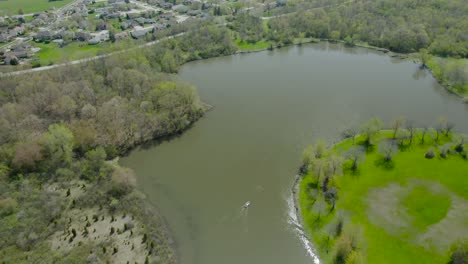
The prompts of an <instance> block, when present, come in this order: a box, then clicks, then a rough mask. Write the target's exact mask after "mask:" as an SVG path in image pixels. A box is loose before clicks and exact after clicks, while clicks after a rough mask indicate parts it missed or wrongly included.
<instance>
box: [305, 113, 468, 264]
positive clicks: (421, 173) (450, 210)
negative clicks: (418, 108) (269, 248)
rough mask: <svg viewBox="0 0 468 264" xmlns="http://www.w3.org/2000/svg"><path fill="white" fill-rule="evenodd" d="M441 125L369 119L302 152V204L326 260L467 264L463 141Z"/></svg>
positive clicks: (467, 168) (467, 200)
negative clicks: (386, 126) (385, 125)
mask: <svg viewBox="0 0 468 264" xmlns="http://www.w3.org/2000/svg"><path fill="white" fill-rule="evenodd" d="M443 123H444V122H441V123H440V124H439V125H438V126H437V128H435V129H429V128H423V129H416V128H415V127H414V126H413V124H412V123H408V125H407V127H406V128H404V127H403V125H402V124H403V122H402V121H401V120H399V121H398V120H396V121H395V122H394V123H393V124H392V127H393V129H392V130H381V128H382V125H381V122H380V121H378V120H377V119H374V120H371V121H369V122H368V123H367V124H364V125H363V127H362V128H361V130H360V134H359V135H358V131H359V130H356V129H354V130H349V131H348V132H347V136H348V137H350V138H348V139H346V140H344V141H342V142H340V143H338V144H336V145H334V146H333V147H332V148H330V149H328V148H326V147H325V144H324V143H320V142H319V143H318V144H316V145H314V146H311V147H309V148H308V149H307V150H306V151H305V153H304V161H303V166H302V167H301V172H302V175H303V176H302V178H301V181H300V186H299V194H298V195H299V197H298V200H299V206H300V209H301V210H300V211H301V213H302V219H303V223H304V227H305V229H306V231H307V232H308V234H309V235H310V237H311V239H312V241H313V243H314V245H315V247H316V249H317V251H318V253H319V256H320V258H321V259H322V261H324V263H466V262H463V261H466V260H467V256H468V255H467V254H468V252H467V247H466V241H463V240H464V239H466V238H467V236H468V228H467V226H468V225H467V222H466V219H468V210H467V208H468V197H467V196H468V184H467V181H466V177H467V171H468V160H467V149H468V140H467V137H466V136H465V135H460V134H456V133H453V132H452V131H451V130H452V128H453V125H451V124H448V123H445V124H443ZM460 261H461V262H460Z"/></svg>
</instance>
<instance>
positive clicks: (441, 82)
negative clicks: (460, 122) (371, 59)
mask: <svg viewBox="0 0 468 264" xmlns="http://www.w3.org/2000/svg"><path fill="white" fill-rule="evenodd" d="M319 42H328V43H335V44H337V43H341V44H342V45H344V46H345V47H348V48H358V47H359V48H364V49H370V50H375V51H378V52H382V53H383V54H385V55H387V56H388V57H390V58H399V59H401V60H410V59H411V61H412V62H413V63H414V64H418V63H417V62H416V60H414V59H412V58H411V57H412V54H414V53H399V52H394V51H391V50H389V49H386V48H380V47H376V46H372V45H367V44H362V43H355V44H354V45H353V46H348V45H347V44H346V43H345V42H344V41H343V40H330V39H316V38H313V39H310V40H307V41H303V42H298V43H292V44H289V45H284V46H282V45H275V46H271V47H270V48H263V49H253V50H249V49H246V50H238V51H236V52H235V53H234V54H233V55H237V54H248V53H256V52H261V51H273V50H275V49H280V48H285V47H292V46H300V45H302V44H311V43H312V44H314V43H319ZM213 58H215V57H213ZM424 70H427V71H428V72H429V73H430V75H431V76H432V78H434V80H435V81H436V82H437V84H439V85H440V86H442V87H444V89H445V90H446V91H447V92H448V93H450V94H453V95H456V96H457V97H458V98H460V99H461V101H462V103H465V104H468V97H467V96H464V95H462V94H460V93H457V92H456V91H454V90H453V89H452V88H451V85H449V84H447V83H446V81H445V80H439V79H438V78H437V77H436V76H435V75H434V72H433V71H432V69H431V68H429V67H427V66H426V67H424Z"/></svg>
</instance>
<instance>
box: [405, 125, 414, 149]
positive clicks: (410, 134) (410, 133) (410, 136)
mask: <svg viewBox="0 0 468 264" xmlns="http://www.w3.org/2000/svg"><path fill="white" fill-rule="evenodd" d="M406 129H407V130H408V139H409V144H410V145H411V144H412V143H413V138H414V135H415V134H416V127H415V125H414V121H413V120H408V121H406Z"/></svg>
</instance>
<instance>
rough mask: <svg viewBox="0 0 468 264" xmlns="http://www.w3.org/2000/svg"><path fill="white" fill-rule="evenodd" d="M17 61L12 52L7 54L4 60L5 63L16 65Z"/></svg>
mask: <svg viewBox="0 0 468 264" xmlns="http://www.w3.org/2000/svg"><path fill="white" fill-rule="evenodd" d="M18 63H19V60H18V58H17V57H16V56H15V55H14V54H7V55H6V57H5V60H4V64H5V65H17V64H18Z"/></svg>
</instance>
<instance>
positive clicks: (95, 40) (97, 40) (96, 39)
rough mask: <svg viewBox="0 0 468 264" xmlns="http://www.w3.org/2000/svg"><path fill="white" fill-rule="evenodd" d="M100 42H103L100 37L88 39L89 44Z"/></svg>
mask: <svg viewBox="0 0 468 264" xmlns="http://www.w3.org/2000/svg"><path fill="white" fill-rule="evenodd" d="M99 43H101V41H100V40H99V39H98V38H92V39H90V40H89V41H88V44H89V45H97V44H99Z"/></svg>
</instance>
